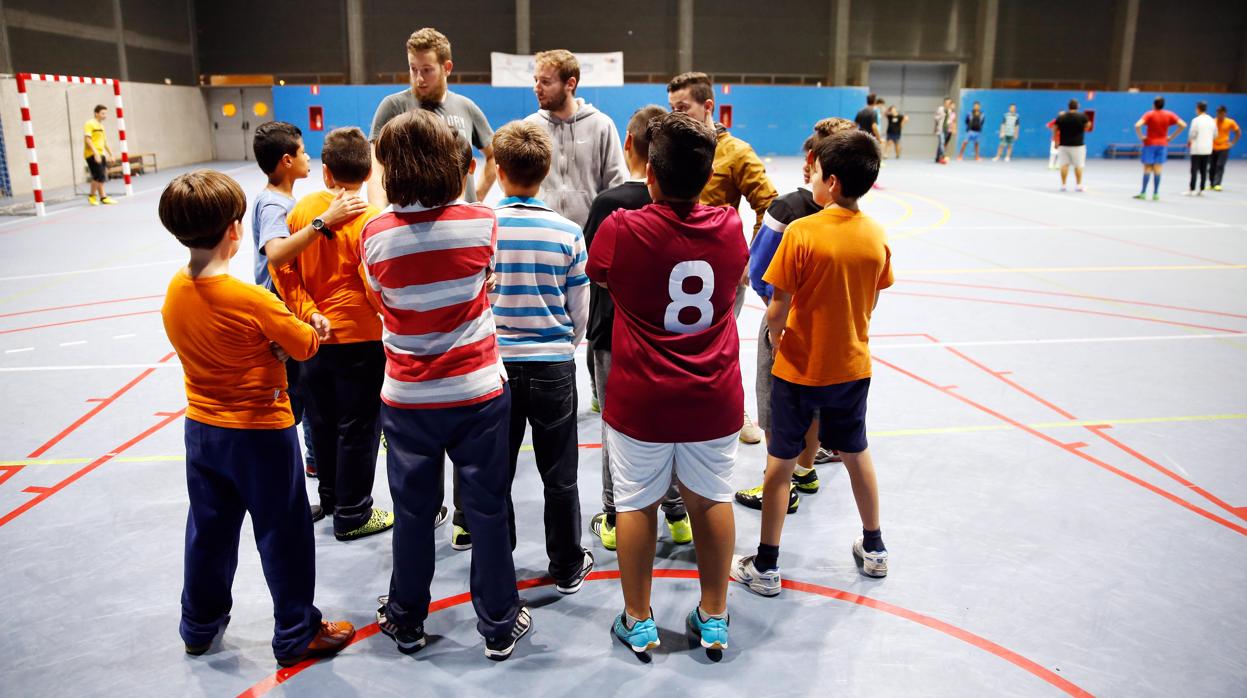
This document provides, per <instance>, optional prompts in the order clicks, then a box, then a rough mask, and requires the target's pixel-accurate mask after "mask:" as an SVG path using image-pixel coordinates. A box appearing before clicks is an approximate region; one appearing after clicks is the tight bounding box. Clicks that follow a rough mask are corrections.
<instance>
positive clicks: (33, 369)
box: [0, 347, 182, 373]
mask: <svg viewBox="0 0 1247 698" xmlns="http://www.w3.org/2000/svg"><path fill="white" fill-rule="evenodd" d="M32 348H33V347H32ZM22 351H26V350H22ZM6 353H7V352H6ZM109 368H129V369H135V368H179V369H180V368H182V364H180V363H174V362H173V361H170V362H168V363H163V364H87V365H81V366H5V367H2V368H0V373H37V372H42V371H101V370H104V369H109Z"/></svg>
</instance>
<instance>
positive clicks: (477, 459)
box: [381, 388, 520, 639]
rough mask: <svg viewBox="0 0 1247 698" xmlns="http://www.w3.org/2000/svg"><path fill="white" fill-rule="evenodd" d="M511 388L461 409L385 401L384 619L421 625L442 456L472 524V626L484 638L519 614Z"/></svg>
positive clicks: (504, 629)
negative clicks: (388, 516)
mask: <svg viewBox="0 0 1247 698" xmlns="http://www.w3.org/2000/svg"><path fill="white" fill-rule="evenodd" d="M510 412H511V392H510V388H504V390H503V393H502V395H500V396H499V397H496V398H494V399H492V400H488V401H486V402H481V403H477V404H475V405H467V406H464V407H448V408H437V409H402V408H397V407H390V406H389V405H382V407H381V424H382V426H383V428H384V429H385V440H386V443H387V444H388V446H389V448H388V450H387V451H386V463H387V468H388V471H389V477H390V494H391V495H392V496H393V498H394V516H395V522H394V571H393V573H392V574H391V576H390V599H389V604H388V605H387V607H386V616H387V617H389V619H390V620H392V621H393V622H395V623H397V624H398V625H399V626H402V627H413V626H416V625H420V624H422V623H424V619H425V618H427V617H428V615H429V602H430V601H431V597H430V594H429V585H430V584H431V583H432V581H433V570H434V566H435V563H436V558H435V554H434V543H433V520H434V518H435V517H436V515H437V510H438V508H439V507H440V506H441V498H442V492H441V490H442V485H441V482H442V472H443V468H444V467H445V464H446V456H450V460H451V462H452V463H453V464H454V468H455V475H456V477H457V478H458V479H459V485H460V489H459V495H460V498H461V499H462V501H463V510H464V515H465V516H466V517H467V522H468V525H469V526H471V529H472V571H471V576H470V580H469V588H470V589H471V591H472V607H473V608H474V609H476V619H477V620H476V629H477V631H478V632H480V634H481V635H483V636H484V637H485V638H486V639H497V638H501V637H503V636H506V635H509V634H510V633H511V629H512V628H513V627H514V626H515V618H516V615H517V614H518V613H519V608H520V601H519V593H518V592H517V591H516V588H515V563H514V562H513V561H512V559H511V532H510V527H509V526H508V524H507V521H508V516H509V514H510V510H509V507H508V506H507V497H508V495H509V493H510V477H509V470H510V469H509V468H508V466H507V439H508V435H509V429H508V421H509V419H510Z"/></svg>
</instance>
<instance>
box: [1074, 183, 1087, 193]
mask: <svg viewBox="0 0 1247 698" xmlns="http://www.w3.org/2000/svg"><path fill="white" fill-rule="evenodd" d="M1074 191H1087V188H1086V187H1084V186H1083V185H1081V184H1079V185H1078V186H1076V187H1074Z"/></svg>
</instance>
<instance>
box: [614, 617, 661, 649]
mask: <svg viewBox="0 0 1247 698" xmlns="http://www.w3.org/2000/svg"><path fill="white" fill-rule="evenodd" d="M650 615H651V616H652V615H653V614H652V613H651V614H650ZM615 637H617V638H619V641H620V642H622V643H624V644H625V645H627V646H628V648H629V649H631V650H632V651H633V652H636V653H637V654H641V653H643V652H648V651H650V650H652V649H654V648H655V647H657V646H658V644H659V643H658V626H657V625H655V624H654V619H653V618H652V617H651V618H646V619H645V620H643V621H640V622H639V623H637V624H636V625H634V626H632V629H631V630H629V629H628V626H627V624H626V623H624V614H622V613H620V614H619V615H618V616H616V617H615Z"/></svg>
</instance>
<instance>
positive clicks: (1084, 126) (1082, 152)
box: [1054, 99, 1091, 191]
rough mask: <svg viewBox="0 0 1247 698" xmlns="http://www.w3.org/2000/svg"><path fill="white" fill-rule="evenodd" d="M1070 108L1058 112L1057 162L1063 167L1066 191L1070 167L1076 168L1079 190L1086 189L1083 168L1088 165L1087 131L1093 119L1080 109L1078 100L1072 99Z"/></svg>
mask: <svg viewBox="0 0 1247 698" xmlns="http://www.w3.org/2000/svg"><path fill="white" fill-rule="evenodd" d="M1067 106H1068V107H1069V108H1068V109H1066V110H1065V111H1063V112H1061V113H1060V114H1057V117H1056V120H1055V121H1054V123H1055V125H1056V131H1057V137H1058V138H1060V145H1058V146H1057V156H1056V159H1057V164H1058V165H1060V167H1061V191H1065V181H1066V178H1067V177H1069V168H1070V167H1071V166H1072V167H1073V168H1074V182H1075V184H1077V186H1078V191H1086V190H1085V189H1084V188H1083V186H1082V170H1083V168H1084V167H1086V166H1087V141H1086V137H1087V131H1090V130H1091V119H1088V118H1087V115H1086V114H1084V113H1082V112H1080V111H1078V100H1076V99H1071V100H1070V101H1069V104H1068V105H1067Z"/></svg>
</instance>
